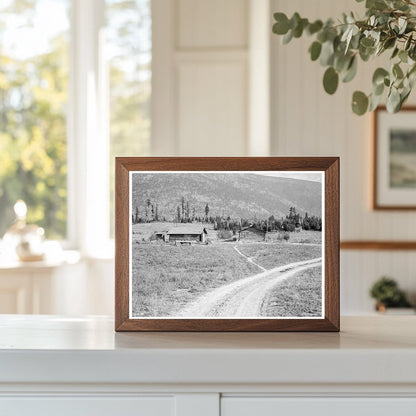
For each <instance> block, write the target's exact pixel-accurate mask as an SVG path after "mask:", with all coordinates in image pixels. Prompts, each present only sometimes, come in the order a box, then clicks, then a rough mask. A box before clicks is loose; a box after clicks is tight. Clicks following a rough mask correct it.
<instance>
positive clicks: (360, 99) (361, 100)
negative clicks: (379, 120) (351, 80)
mask: <svg viewBox="0 0 416 416" xmlns="http://www.w3.org/2000/svg"><path fill="white" fill-rule="evenodd" d="M368 104H369V102H368V97H367V96H366V95H365V94H364V93H363V92H361V91H355V92H354V94H353V95H352V111H353V112H354V113H355V114H357V115H359V116H362V115H363V114H365V113H366V111H367V109H368Z"/></svg>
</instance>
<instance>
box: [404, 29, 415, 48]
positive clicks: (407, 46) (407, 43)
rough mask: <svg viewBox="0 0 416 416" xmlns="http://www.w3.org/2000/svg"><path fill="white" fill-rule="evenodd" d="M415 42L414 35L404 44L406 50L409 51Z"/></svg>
mask: <svg viewBox="0 0 416 416" xmlns="http://www.w3.org/2000/svg"><path fill="white" fill-rule="evenodd" d="M412 40H413V33H411V34H410V36H409V37H408V38H407V40H406V43H405V44H404V49H405V50H406V51H407V50H408V49H409V48H410V45H411V43H412Z"/></svg>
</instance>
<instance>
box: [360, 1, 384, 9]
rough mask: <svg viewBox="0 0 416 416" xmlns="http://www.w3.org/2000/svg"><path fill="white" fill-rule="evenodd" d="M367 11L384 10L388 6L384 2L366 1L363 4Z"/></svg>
mask: <svg viewBox="0 0 416 416" xmlns="http://www.w3.org/2000/svg"><path fill="white" fill-rule="evenodd" d="M365 7H366V8H367V9H376V10H384V9H387V7H388V5H387V3H386V2H385V1H384V0H367V1H366V3H365Z"/></svg>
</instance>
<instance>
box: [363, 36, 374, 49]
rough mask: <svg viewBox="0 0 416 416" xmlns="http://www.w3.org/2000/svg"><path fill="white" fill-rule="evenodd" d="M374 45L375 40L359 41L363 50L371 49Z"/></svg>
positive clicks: (364, 39) (365, 39)
mask: <svg viewBox="0 0 416 416" xmlns="http://www.w3.org/2000/svg"><path fill="white" fill-rule="evenodd" d="M374 44H375V40H374V39H372V38H365V37H364V38H362V39H361V41H360V45H362V46H364V48H372V47H373V46H374Z"/></svg>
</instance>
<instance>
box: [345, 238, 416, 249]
mask: <svg viewBox="0 0 416 416" xmlns="http://www.w3.org/2000/svg"><path fill="white" fill-rule="evenodd" d="M340 248H341V250H390V251H392V250H393V251H399V250H402V251H404V250H416V241H377V240H375V241H372V240H367V241H341V244H340Z"/></svg>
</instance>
